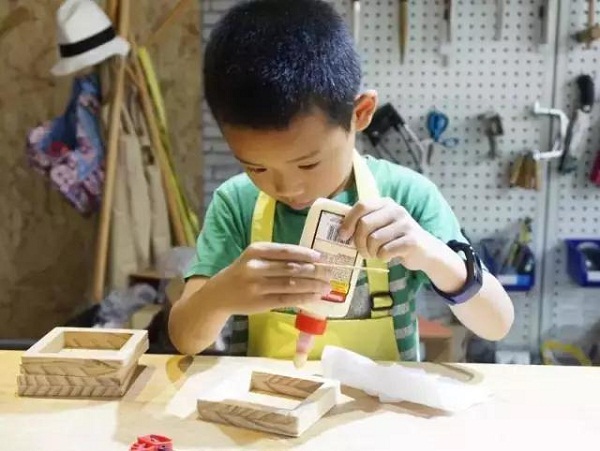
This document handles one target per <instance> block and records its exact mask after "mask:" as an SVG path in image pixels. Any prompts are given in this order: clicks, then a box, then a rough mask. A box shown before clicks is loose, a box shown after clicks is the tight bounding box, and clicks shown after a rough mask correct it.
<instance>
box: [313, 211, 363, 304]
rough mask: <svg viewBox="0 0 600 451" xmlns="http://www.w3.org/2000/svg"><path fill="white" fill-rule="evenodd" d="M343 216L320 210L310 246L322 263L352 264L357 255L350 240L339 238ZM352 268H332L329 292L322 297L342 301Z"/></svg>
mask: <svg viewBox="0 0 600 451" xmlns="http://www.w3.org/2000/svg"><path fill="white" fill-rule="evenodd" d="M343 219H344V217H343V216H342V215H340V214H337V213H332V212H330V211H321V213H320V215H319V220H318V225H317V230H316V233H315V235H314V239H313V243H312V246H311V247H312V248H313V249H315V250H317V251H319V252H320V253H321V256H322V257H323V260H324V263H332V264H336V265H347V266H353V265H354V262H355V261H356V257H357V255H358V251H357V250H356V248H355V247H354V245H353V243H352V240H351V239H349V240H345V241H344V240H341V239H340V237H339V229H340V226H341V224H342V220H343ZM353 272H354V270H352V269H345V268H332V277H331V281H330V283H331V292H330V293H329V294H327V295H325V296H324V297H323V298H322V299H323V300H324V301H329V302H336V303H337V302H339V303H343V302H344V301H345V300H346V296H347V295H348V291H349V290H350V281H351V279H352V275H353Z"/></svg>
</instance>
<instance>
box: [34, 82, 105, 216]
mask: <svg viewBox="0 0 600 451" xmlns="http://www.w3.org/2000/svg"><path fill="white" fill-rule="evenodd" d="M100 97H101V96H100V83H99V79H98V76H97V75H96V74H91V75H85V76H81V77H76V78H75V79H74V80H73V87H72V92H71V99H70V101H69V104H68V105H67V108H66V111H65V113H64V114H63V115H62V116H60V117H57V118H55V119H53V120H50V121H46V122H44V123H42V124H41V125H39V126H37V127H35V128H33V129H32V130H30V131H29V133H28V134H27V149H26V152H27V157H28V159H29V163H30V165H31V167H32V168H33V169H34V170H36V171H37V172H39V173H40V174H42V175H43V176H44V177H47V178H48V179H49V180H50V182H51V184H52V186H54V188H56V189H57V190H58V191H60V192H61V193H62V194H63V195H64V196H65V197H66V198H67V200H68V201H69V202H70V203H71V204H72V205H73V206H74V207H75V208H76V209H77V210H78V211H79V212H80V213H82V214H84V215H88V214H90V213H92V212H94V211H96V210H97V209H98V208H99V207H100V205H101V199H102V185H103V182H104V155H105V151H104V143H103V141H102V134H101V125H100V106H101V105H100V101H101V98H100Z"/></svg>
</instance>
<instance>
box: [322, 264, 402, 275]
mask: <svg viewBox="0 0 600 451" xmlns="http://www.w3.org/2000/svg"><path fill="white" fill-rule="evenodd" d="M313 265H315V266H322V267H323V268H340V269H357V270H359V271H372V272H381V273H386V274H387V273H389V272H390V270H389V269H383V268H369V267H368V266H352V265H336V264H335V263H313Z"/></svg>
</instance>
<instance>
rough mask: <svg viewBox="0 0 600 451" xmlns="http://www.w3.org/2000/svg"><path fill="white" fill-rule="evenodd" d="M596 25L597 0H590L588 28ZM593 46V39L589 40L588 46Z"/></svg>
mask: <svg viewBox="0 0 600 451" xmlns="http://www.w3.org/2000/svg"><path fill="white" fill-rule="evenodd" d="M594 25H596V0H588V30H591V29H592V28H594ZM591 46H592V41H591V40H588V41H587V48H588V49H589V48H590V47H591Z"/></svg>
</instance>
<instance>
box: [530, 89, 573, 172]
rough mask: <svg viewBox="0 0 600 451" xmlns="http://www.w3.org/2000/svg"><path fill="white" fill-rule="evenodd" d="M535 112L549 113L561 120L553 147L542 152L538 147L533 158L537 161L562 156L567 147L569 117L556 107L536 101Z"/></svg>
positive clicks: (537, 113) (548, 114) (540, 113)
mask: <svg viewBox="0 0 600 451" xmlns="http://www.w3.org/2000/svg"><path fill="white" fill-rule="evenodd" d="M533 113H534V114H536V115H547V116H551V117H557V118H558V119H559V120H560V128H559V133H558V135H557V136H556V138H554V142H553V143H552V149H551V150H550V151H548V152H540V151H539V150H538V149H536V150H534V151H533V158H534V159H535V160H536V161H539V160H549V159H552V158H558V157H560V156H561V155H562V154H563V152H564V149H565V141H566V139H567V130H568V128H569V118H568V116H567V115H566V114H565V113H564V111H562V110H559V109H555V108H542V107H540V103H539V102H537V101H536V102H535V104H534V105H533Z"/></svg>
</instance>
